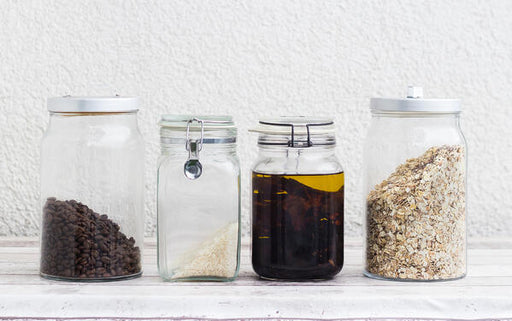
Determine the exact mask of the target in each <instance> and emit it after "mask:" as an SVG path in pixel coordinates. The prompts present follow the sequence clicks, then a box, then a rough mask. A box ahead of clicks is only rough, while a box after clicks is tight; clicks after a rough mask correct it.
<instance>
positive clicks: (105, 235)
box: [41, 197, 141, 279]
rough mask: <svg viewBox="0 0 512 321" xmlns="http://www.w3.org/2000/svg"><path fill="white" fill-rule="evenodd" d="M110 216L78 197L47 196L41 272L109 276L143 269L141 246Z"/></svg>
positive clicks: (127, 274) (63, 275) (73, 275)
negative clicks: (89, 205)
mask: <svg viewBox="0 0 512 321" xmlns="http://www.w3.org/2000/svg"><path fill="white" fill-rule="evenodd" d="M119 230H120V227H119V225H118V224H117V223H115V222H113V221H112V220H111V219H109V218H108V216H107V215H100V214H98V213H95V212H94V211H93V210H92V209H90V208H89V207H87V206H86V205H84V204H82V203H80V202H77V201H75V200H67V201H59V200H57V199H55V198H54V197H50V198H48V199H47V201H46V204H45V206H44V209H43V231H42V240H41V273H43V274H45V275H48V276H54V277H63V278H77V279H106V278H107V279H108V278H118V277H123V276H133V275H137V274H139V273H140V272H141V260H140V249H139V247H138V246H135V240H134V239H133V237H130V238H128V237H127V236H126V235H124V234H123V233H121V232H120V231H119Z"/></svg>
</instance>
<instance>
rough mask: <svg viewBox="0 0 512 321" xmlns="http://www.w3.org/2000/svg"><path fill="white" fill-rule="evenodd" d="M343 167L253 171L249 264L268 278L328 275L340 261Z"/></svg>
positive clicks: (330, 274) (340, 265) (341, 261)
mask: <svg viewBox="0 0 512 321" xmlns="http://www.w3.org/2000/svg"><path fill="white" fill-rule="evenodd" d="M343 186H344V175H343V173H336V174H329V175H268V174H261V173H256V172H253V174H252V189H253V194H252V195H253V196H252V265H253V268H254V271H255V272H256V273H258V274H259V275H260V276H261V277H264V278H269V279H291V280H301V279H328V278H332V277H333V276H334V275H336V274H337V273H338V272H339V271H340V270H341V268H342V266H343V194H344V193H343V190H344V188H343Z"/></svg>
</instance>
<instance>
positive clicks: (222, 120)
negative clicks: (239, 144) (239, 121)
mask: <svg viewBox="0 0 512 321" xmlns="http://www.w3.org/2000/svg"><path fill="white" fill-rule="evenodd" d="M158 124H159V125H160V126H161V127H166V128H171V129H175V130H183V131H186V130H187V127H188V128H189V129H190V130H192V131H198V130H201V125H202V126H203V130H204V131H212V130H222V129H233V128H236V127H235V123H234V121H233V117H232V116H230V115H186V114H164V115H162V118H161V120H160V122H159V123H158Z"/></svg>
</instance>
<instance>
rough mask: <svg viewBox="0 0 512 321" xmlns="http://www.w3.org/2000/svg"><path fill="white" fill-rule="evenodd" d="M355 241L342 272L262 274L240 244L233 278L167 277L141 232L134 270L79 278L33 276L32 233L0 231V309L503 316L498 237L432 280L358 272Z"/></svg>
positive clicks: (511, 301) (506, 259)
mask: <svg viewBox="0 0 512 321" xmlns="http://www.w3.org/2000/svg"><path fill="white" fill-rule="evenodd" d="M2 244H4V245H5V246H3V247H2V246H1V245H2ZM23 244H24V246H23ZM354 244H355V245H349V246H347V248H346V261H347V264H346V265H345V267H344V269H343V271H342V273H341V274H340V275H339V276H338V277H336V278H334V279H333V280H329V281H325V282H275V281H262V280H260V279H258V277H257V276H256V275H255V273H254V272H252V269H251V264H250V252H249V247H248V246H247V245H244V247H243V253H242V264H241V273H240V277H239V278H238V279H237V280H236V281H235V282H231V283H214V282H209V283H208V282H197V283H192V282H188V283H166V282H163V281H162V280H161V279H160V278H159V277H158V272H157V267H156V247H155V243H154V242H149V243H148V246H146V250H145V255H144V276H143V277H142V278H138V279H134V280H126V281H119V282H111V283H88V284H87V283H71V282H58V281H51V280H46V279H43V278H40V277H39V276H38V262H37V261H38V245H37V242H35V241H33V240H31V239H26V240H8V241H5V240H3V239H0V319H2V317H4V318H5V317H30V318H41V317H47V318H57V317H58V318H85V317H92V318H102V319H108V318H114V317H116V318H119V317H121V318H181V319H183V318H217V319H225V318H229V319H233V318H239V317H245V318H263V319H265V318H300V319H304V318H325V319H334V318H397V317H400V318H445V319H446V318H454V319H478V318H506V317H509V318H512V261H511V258H512V248H503V247H502V246H501V245H503V244H506V242H505V243H504V242H501V241H500V242H499V245H497V248H493V247H490V248H484V247H483V246H482V247H478V248H475V249H471V250H470V251H469V253H468V256H469V264H470V265H469V275H468V277H466V278H464V279H462V280H457V281H449V282H431V283H417V282H414V283H413V282H392V281H380V280H373V279H369V278H366V277H364V276H363V275H362V263H363V257H362V249H361V248H360V247H359V246H358V245H357V243H354ZM478 244H484V245H486V246H490V245H492V244H495V242H494V241H493V242H490V241H485V242H484V241H482V242H480V243H478ZM27 245H28V246H27Z"/></svg>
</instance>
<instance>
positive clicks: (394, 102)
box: [370, 86, 461, 113]
mask: <svg viewBox="0 0 512 321" xmlns="http://www.w3.org/2000/svg"><path fill="white" fill-rule="evenodd" d="M370 109H372V110H377V111H394V112H424V113H460V112H461V103H460V100H459V99H426V98H423V88H422V87H415V86H409V87H408V88H407V97H406V98H372V99H371V100H370Z"/></svg>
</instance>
